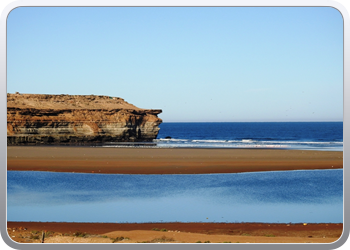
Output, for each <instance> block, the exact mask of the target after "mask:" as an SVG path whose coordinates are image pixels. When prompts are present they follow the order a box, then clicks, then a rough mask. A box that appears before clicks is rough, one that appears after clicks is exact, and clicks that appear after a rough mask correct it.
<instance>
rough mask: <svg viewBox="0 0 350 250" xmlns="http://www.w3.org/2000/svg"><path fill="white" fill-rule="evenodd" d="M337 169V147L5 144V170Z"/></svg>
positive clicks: (189, 171) (195, 171) (339, 163)
mask: <svg viewBox="0 0 350 250" xmlns="http://www.w3.org/2000/svg"><path fill="white" fill-rule="evenodd" d="M336 168H343V152H339V151H312V150H279V149H274V150H270V149H198V148H197V149H193V148H92V147H63V146H60V147H53V146H32V147H29V146H28V147H27V146H17V147H14V146H13V147H12V146H8V147H7V169H8V170H26V171H30V170H35V171H53V172H80V173H118V174H205V173H238V172H255V171H278V170H301V169H336Z"/></svg>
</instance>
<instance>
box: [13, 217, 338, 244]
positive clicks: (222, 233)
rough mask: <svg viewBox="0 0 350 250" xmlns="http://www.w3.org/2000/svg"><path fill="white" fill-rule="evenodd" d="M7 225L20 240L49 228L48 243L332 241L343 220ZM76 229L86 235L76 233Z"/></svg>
mask: <svg viewBox="0 0 350 250" xmlns="http://www.w3.org/2000/svg"><path fill="white" fill-rule="evenodd" d="M7 228H8V233H9V235H10V238H12V239H13V240H15V241H17V242H21V243H30V242H40V241H39V240H38V239H37V240H35V239H33V237H31V236H30V235H33V232H36V231H37V235H41V233H42V231H44V232H45V231H47V232H50V234H51V235H50V236H49V237H47V238H46V239H45V243H64V242H65V243H83V242H86V243H97V242H100V243H112V242H113V239H115V238H117V237H124V238H129V239H127V240H122V241H118V242H117V243H137V242H138V243H141V242H147V241H152V240H153V239H157V238H158V239H161V238H162V237H163V236H165V237H166V238H167V239H173V241H170V242H169V243H196V242H198V241H201V242H202V243H204V242H205V241H210V242H211V243H218V242H221V243H223V242H231V243H246V242H249V243H258V242H259V243H261V242H264V243H315V242H318V243H330V242H334V241H336V240H338V239H339V237H340V236H341V234H342V230H343V224H342V223H338V224H334V223H333V224H332V223H329V224H326V223H321V224H306V225H304V224H303V223H298V224H284V223H281V224H276V223H178V222H176V223H68V222H8V223H7ZM154 229H158V230H157V231H156V230H154ZM161 229H163V231H160V230H161ZM164 229H166V230H164ZM76 232H82V233H85V234H86V236H85V237H76V236H74V234H75V233H76ZM13 236H15V237H13Z"/></svg>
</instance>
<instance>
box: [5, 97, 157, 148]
mask: <svg viewBox="0 0 350 250" xmlns="http://www.w3.org/2000/svg"><path fill="white" fill-rule="evenodd" d="M161 112H162V110H160V109H141V108H138V107H136V106H134V105H132V104H130V103H127V102H126V101H124V100H123V99H121V98H118V97H109V96H95V95H85V96H84V95H75V96H73V95H39V94H19V93H16V94H7V145H21V144H60V143H64V144H85V143H103V142H147V141H152V140H153V139H155V138H156V137H157V134H158V131H159V127H158V125H159V124H160V123H161V122H162V120H161V119H160V118H158V117H157V115H158V114H160V113H161Z"/></svg>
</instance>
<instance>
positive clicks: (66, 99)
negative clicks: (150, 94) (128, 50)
mask: <svg viewBox="0 0 350 250" xmlns="http://www.w3.org/2000/svg"><path fill="white" fill-rule="evenodd" d="M7 107H8V108H10V107H11V108H22V109H23V108H35V109H133V110H144V109H141V108H138V107H136V106H134V105H132V104H130V103H128V102H126V101H124V99H122V98H119V97H111V96H99V95H45V94H20V93H16V94H9V93H8V94H7Z"/></svg>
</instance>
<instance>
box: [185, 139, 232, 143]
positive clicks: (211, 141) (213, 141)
mask: <svg viewBox="0 0 350 250" xmlns="http://www.w3.org/2000/svg"><path fill="white" fill-rule="evenodd" d="M192 142H203V143H206V142H209V143H215V142H227V141H226V140H192Z"/></svg>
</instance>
